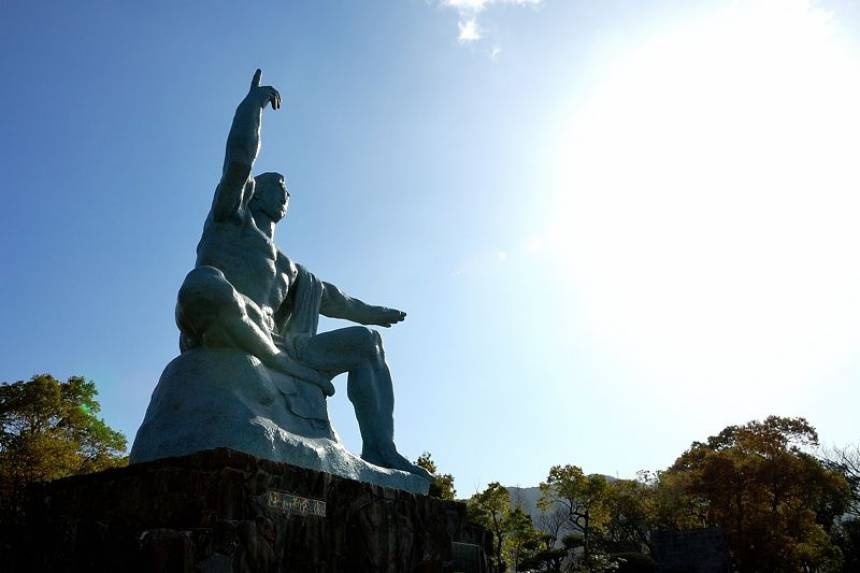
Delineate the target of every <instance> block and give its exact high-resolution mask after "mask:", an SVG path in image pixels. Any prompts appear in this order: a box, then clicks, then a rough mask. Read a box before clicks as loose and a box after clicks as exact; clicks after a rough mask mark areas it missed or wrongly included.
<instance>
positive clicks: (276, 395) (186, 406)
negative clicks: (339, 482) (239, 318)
mask: <svg viewBox="0 0 860 573" xmlns="http://www.w3.org/2000/svg"><path fill="white" fill-rule="evenodd" d="M215 448H230V449H231V450H236V451H240V452H244V453H246V454H250V455H252V456H255V457H258V458H265V459H268V460H272V461H275V462H285V463H288V464H292V465H295V466H300V467H303V468H307V469H311V470H319V471H324V472H328V473H331V474H335V475H338V476H340V477H344V478H347V479H353V480H358V481H364V482H368V483H372V484H376V485H381V486H384V487H391V488H397V489H402V490H405V491H409V492H412V493H419V494H426V493H427V491H428V488H429V487H430V482H429V481H428V480H427V479H425V478H424V477H422V476H419V475H416V474H412V473H408V472H404V471H399V470H394V469H389V468H382V467H379V466H376V465H373V464H370V463H368V462H366V461H364V460H363V459H361V458H360V457H358V456H356V455H354V454H352V453H350V452H349V451H347V450H346V448H345V447H344V446H343V444H342V443H341V442H340V439H339V438H338V436H337V433H336V432H335V431H334V428H332V426H331V421H330V420H329V417H328V409H327V404H326V398H325V396H324V395H323V393H322V391H320V389H319V388H317V387H316V386H314V385H312V384H308V383H306V382H302V381H300V380H297V379H295V378H292V377H290V376H287V375H285V374H282V373H280V372H276V371H274V370H271V369H270V368H267V367H266V366H264V365H263V364H262V363H260V361H259V360H257V359H256V358H255V357H253V356H250V355H249V354H246V353H244V352H242V351H240V350H235V349H231V348H197V349H194V350H190V351H188V352H184V353H183V354H181V355H180V356H178V357H176V358H175V359H174V360H173V361H172V362H171V363H170V364H168V365H167V367H166V368H165V369H164V373H163V374H162V375H161V379H160V380H159V382H158V385H157V386H156V388H155V390H154V391H153V393H152V399H151V400H150V402H149V407H148V408H147V410H146V416H145V417H144V419H143V423H142V424H141V426H140V429H138V431H137V436H136V437H135V440H134V444H133V445H132V448H131V453H130V455H129V459H130V461H131V463H132V464H136V463H140V462H149V461H153V460H158V459H163V458H170V457H176V456H186V455H189V454H193V453H194V452H200V451H203V450H211V449H215Z"/></svg>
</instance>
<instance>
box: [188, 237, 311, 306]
mask: <svg viewBox="0 0 860 573" xmlns="http://www.w3.org/2000/svg"><path fill="white" fill-rule="evenodd" d="M218 227H220V228H209V229H208V230H207V231H208V232H205V233H204V237H203V239H202V240H201V242H200V245H199V247H198V265H211V266H214V267H217V268H219V269H221V271H222V272H224V274H225V275H226V277H227V279H228V280H229V281H230V282H231V283H232V284H233V286H234V287H235V288H236V289H237V290H238V291H239V292H240V293H242V294H243V295H245V296H247V297H249V298H251V299H252V300H253V301H254V302H256V303H257V304H258V305H261V306H267V307H269V308H271V309H272V310H277V308H278V307H279V306H280V304H281V303H282V302H283V301H284V300H286V298H287V293H288V292H289V288H290V284H291V283H292V280H293V277H295V275H296V270H295V265H294V264H293V262H292V261H291V260H290V259H289V258H288V257H287V256H286V255H284V254H283V253H281V252H280V251H278V248H277V246H276V245H275V243H274V242H273V241H272V240H271V239H269V238H268V237H267V236H266V235H265V234H264V233H262V232H261V231H260V230H259V229H258V228H257V227H256V225H254V224H245V225H241V226H239V225H219V226H218Z"/></svg>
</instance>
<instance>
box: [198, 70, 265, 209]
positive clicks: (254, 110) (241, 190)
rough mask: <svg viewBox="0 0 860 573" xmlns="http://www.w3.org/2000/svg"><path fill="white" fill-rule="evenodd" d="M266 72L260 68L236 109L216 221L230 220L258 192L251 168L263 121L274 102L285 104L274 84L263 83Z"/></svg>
mask: <svg viewBox="0 0 860 573" xmlns="http://www.w3.org/2000/svg"><path fill="white" fill-rule="evenodd" d="M261 76H262V71H261V70H259V69H258V70H257V71H256V72H255V73H254V78H253V79H252V80H251V89H250V90H248V95H246V96H245V99H243V100H242V102H241V103H240V104H239V107H237V108H236V115H235V116H233V125H232V126H231V127H230V135H229V136H227V151H226V153H225V154H224V169H223V172H222V174H221V181H220V182H219V183H218V188H217V189H216V190H215V198H214V199H213V201H212V218H213V219H214V220H215V221H216V222H221V221H226V220H228V219H229V218H231V217H233V216H235V215H236V214H238V213H239V211H240V210H242V209H244V208H245V207H246V206H247V204H248V201H249V200H250V199H251V195H252V194H253V192H254V179H253V178H252V177H251V169H252V168H253V167H254V161H255V160H256V159H257V153H259V151H260V123H261V119H262V115H263V108H265V107H266V105H269V104H271V106H272V109H278V108H280V107H281V94H279V93H278V90H276V89H275V88H273V87H272V86H261V85H260V77H261Z"/></svg>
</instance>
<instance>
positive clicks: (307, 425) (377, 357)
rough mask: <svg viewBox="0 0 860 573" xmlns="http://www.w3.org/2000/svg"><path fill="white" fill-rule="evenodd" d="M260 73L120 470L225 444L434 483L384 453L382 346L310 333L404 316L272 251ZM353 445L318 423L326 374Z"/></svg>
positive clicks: (271, 101)
mask: <svg viewBox="0 0 860 573" xmlns="http://www.w3.org/2000/svg"><path fill="white" fill-rule="evenodd" d="M261 75H262V73H261V71H260V70H259V69H258V70H257V71H256V73H255V74H254V77H253V79H252V81H251V87H250V90H249V91H248V94H247V95H246V96H245V98H244V99H243V100H242V102H241V103H240V104H239V106H238V108H237V109H236V113H235V116H234V118H233V123H232V126H231V128H230V133H229V136H228V138H227V149H226V153H225V157H224V165H223V170H222V174H221V180H220V181H219V183H218V185H217V187H216V189H215V198H214V200H213V202H212V207H211V209H210V211H209V215H208V217H207V218H206V222H205V224H204V227H203V235H202V237H201V239H200V242H199V244H198V246H197V261H196V264H195V267H194V269H193V270H192V271H191V272H190V273H188V275H187V276H186V277H185V280H184V282H183V284H182V286H181V288H180V289H179V295H178V297H177V304H176V323H177V325H178V327H179V330H180V343H179V346H180V351H181V354H180V356H179V357H177V358H176V359H174V361H173V362H171V363H170V364H169V365H168V367H167V369H165V372H164V374H163V375H162V377H161V380H160V381H159V384H158V386H157V387H156V389H155V391H154V392H153V396H152V400H151V402H150V406H149V409H148V410H147V413H146V417H145V419H144V422H143V424H142V425H141V428H140V430H139V431H138V434H137V436H136V438H135V443H134V446H133V447H132V452H131V456H130V458H131V462H132V463H137V462H142V461H148V460H152V459H158V458H161V457H167V456H173V455H183V454H187V453H191V452H193V451H198V450H201V449H209V448H211V447H230V448H233V449H237V450H241V451H245V452H247V453H251V454H254V455H258V456H261V457H266V458H269V459H274V460H276V461H286V462H290V463H294V464H296V465H302V466H305V467H310V468H311V469H320V470H324V471H329V472H331V473H336V474H339V475H343V476H345V477H351V478H355V479H361V480H364V481H371V482H375V483H379V484H381V485H389V486H392V487H399V488H401V489H407V490H411V491H417V492H419V493H424V492H426V487H427V486H426V483H427V480H428V479H429V478H430V477H431V476H430V474H429V473H428V472H426V471H425V470H424V469H423V468H421V467H419V466H417V465H415V464H413V463H411V462H410V461H409V460H407V459H406V458H405V457H404V456H402V455H401V454H400V453H398V451H397V449H396V447H395V445H394V416H393V410H394V393H393V388H392V380H391V373H390V372H389V369H388V365H387V364H386V361H385V352H384V349H383V346H382V338H381V336H380V335H379V333H378V332H376V331H375V330H372V329H370V328H367V326H353V327H348V328H342V329H338V330H334V331H331V332H325V333H321V334H317V325H318V321H319V315H320V314H322V315H324V316H328V317H332V318H341V319H346V320H350V321H352V322H356V323H358V324H361V325H373V326H383V327H389V326H391V325H393V324H396V323H398V322H401V321H402V320H404V319H405V318H406V313H404V312H402V311H400V310H396V309H392V308H388V307H384V306H374V305H369V304H366V303H364V302H362V301H360V300H358V299H357V298H353V297H350V296H348V295H346V294H345V293H343V292H342V291H341V290H340V289H339V288H337V287H336V286H334V285H332V284H330V283H327V282H325V281H322V280H320V279H318V278H317V277H316V276H314V275H313V274H312V273H311V272H310V271H308V270H307V269H305V268H304V267H303V266H301V265H299V264H297V263H295V262H294V261H292V260H291V259H290V258H289V257H287V256H286V255H285V254H284V253H282V252H281V251H280V250H279V249H278V247H277V246H276V245H275V243H274V232H275V226H276V224H277V223H278V222H279V221H280V220H281V219H283V218H284V216H285V215H286V213H287V207H288V204H289V199H290V194H289V192H288V191H287V187H286V185H285V183H284V177H283V176H282V175H281V174H279V173H263V174H261V175H257V176H252V175H251V173H252V169H253V166H254V162H255V160H256V158H257V155H258V153H259V150H260V127H261V119H262V114H263V110H264V109H265V108H266V107H271V108H272V110H277V109H279V108H280V107H281V96H280V94H279V93H278V91H277V90H276V89H275V88H273V87H272V86H263V85H260V79H261ZM341 373H348V379H347V395H348V397H349V399H350V401H351V402H352V403H353V406H354V408H355V414H356V418H357V420H358V425H359V429H360V431H361V437H362V452H361V458H360V459H359V458H357V457H356V456H354V455H352V454H350V453H349V452H347V451H346V450H345V449H344V448H343V446H342V444H341V443H340V440H339V438H338V436H337V434H336V433H335V432H334V430H333V428H331V424H330V422H329V420H328V414H327V410H326V404H325V400H326V397H328V396H331V395H333V394H334V392H335V390H334V386H333V385H332V382H331V380H332V378H333V377H335V376H337V375H338V374H341Z"/></svg>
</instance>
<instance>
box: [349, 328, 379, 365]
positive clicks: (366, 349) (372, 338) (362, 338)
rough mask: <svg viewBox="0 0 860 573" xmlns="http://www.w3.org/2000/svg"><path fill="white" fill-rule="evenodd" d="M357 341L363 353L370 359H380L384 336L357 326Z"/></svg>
mask: <svg viewBox="0 0 860 573" xmlns="http://www.w3.org/2000/svg"><path fill="white" fill-rule="evenodd" d="M355 328H356V330H357V334H358V336H357V341H358V345H359V348H360V349H361V353H362V354H364V355H365V356H367V357H368V358H378V357H380V356H382V336H380V334H379V333H378V332H376V331H375V330H373V329H370V328H367V327H364V326H357V327H355Z"/></svg>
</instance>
